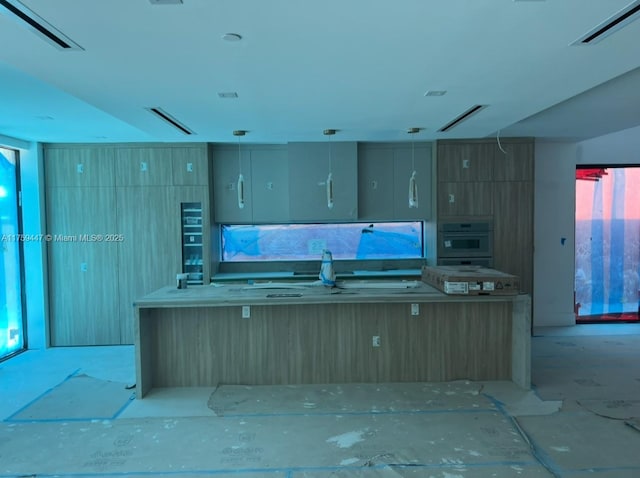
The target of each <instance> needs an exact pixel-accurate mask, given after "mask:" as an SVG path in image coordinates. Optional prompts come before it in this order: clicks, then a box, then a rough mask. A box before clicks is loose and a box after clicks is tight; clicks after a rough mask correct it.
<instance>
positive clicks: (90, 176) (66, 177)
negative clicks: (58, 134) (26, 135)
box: [44, 146, 115, 187]
mask: <svg viewBox="0 0 640 478" xmlns="http://www.w3.org/2000/svg"><path fill="white" fill-rule="evenodd" d="M113 157H114V152H113V148H103V147H86V148H80V147H73V146H71V147H69V148H62V147H53V148H49V147H47V148H45V150H44V170H45V178H46V185H47V187H108V186H113V184H114V174H115V173H114V164H113Z"/></svg>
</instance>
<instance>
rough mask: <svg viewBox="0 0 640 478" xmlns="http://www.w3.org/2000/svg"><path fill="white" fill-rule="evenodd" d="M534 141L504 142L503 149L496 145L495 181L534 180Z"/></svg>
mask: <svg viewBox="0 0 640 478" xmlns="http://www.w3.org/2000/svg"><path fill="white" fill-rule="evenodd" d="M533 148H534V145H533V141H531V140H529V141H526V142H513V143H512V142H508V141H506V142H502V149H503V150H504V151H505V152H506V154H505V152H503V151H501V150H500V149H499V148H498V146H497V145H496V146H495V154H494V163H493V180H494V181H533V180H534V177H533V159H534V152H533Z"/></svg>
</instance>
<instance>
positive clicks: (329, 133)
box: [323, 129, 336, 209]
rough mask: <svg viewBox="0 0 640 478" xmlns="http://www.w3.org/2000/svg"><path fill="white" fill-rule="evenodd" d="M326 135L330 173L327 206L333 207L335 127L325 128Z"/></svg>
mask: <svg viewBox="0 0 640 478" xmlns="http://www.w3.org/2000/svg"><path fill="white" fill-rule="evenodd" d="M323 134H324V135H325V136H328V137H329V175H328V176H327V181H326V183H327V207H328V208H329V209H333V149H332V147H331V136H333V135H334V134H336V130H335V129H325V130H324V131H323Z"/></svg>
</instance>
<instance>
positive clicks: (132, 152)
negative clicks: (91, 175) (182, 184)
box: [116, 146, 173, 186]
mask: <svg viewBox="0 0 640 478" xmlns="http://www.w3.org/2000/svg"><path fill="white" fill-rule="evenodd" d="M172 176H173V166H172V149H171V148H169V147H167V148H162V147H152V146H149V147H131V148H126V147H118V148H117V149H116V185H117V186H170V185H172V184H173V178H172Z"/></svg>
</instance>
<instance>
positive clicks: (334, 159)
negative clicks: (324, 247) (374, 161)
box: [289, 141, 358, 221]
mask: <svg viewBox="0 0 640 478" xmlns="http://www.w3.org/2000/svg"><path fill="white" fill-rule="evenodd" d="M329 172H331V174H332V177H333V207H332V208H329V207H328V199H327V177H328V175H329ZM289 199H290V200H289V210H290V218H291V220H292V221H355V220H357V218H358V146H357V143H355V142H333V141H332V142H329V141H326V142H321V143H289Z"/></svg>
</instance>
